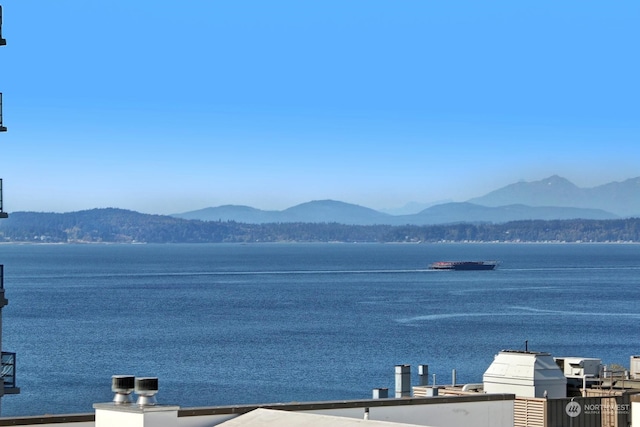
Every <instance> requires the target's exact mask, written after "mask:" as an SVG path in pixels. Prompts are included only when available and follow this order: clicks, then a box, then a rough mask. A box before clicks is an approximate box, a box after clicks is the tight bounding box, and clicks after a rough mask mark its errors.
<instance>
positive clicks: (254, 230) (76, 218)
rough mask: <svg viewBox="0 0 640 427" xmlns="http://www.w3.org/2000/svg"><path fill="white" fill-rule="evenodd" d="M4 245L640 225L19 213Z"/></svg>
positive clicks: (510, 235) (590, 236) (511, 238)
mask: <svg viewBox="0 0 640 427" xmlns="http://www.w3.org/2000/svg"><path fill="white" fill-rule="evenodd" d="M0 242H15V243H24V242H34V243H253V242H362V243H367V242H372V243H373V242H378V243H404V242H412V243H419V242H424V243H430V242H434V243H435V242H602V243H604V242H640V218H627V219H615V220H581V219H574V220H553V221H544V220H527V221H512V222H507V223H503V224H491V223H477V224H474V223H459V224H449V225H427V226H415V225H406V226H391V225H362V226H361V225H344V224H338V223H299V222H293V223H268V224H244V223H238V222H234V221H199V220H185V219H180V218H174V217H171V216H162V215H148V214H142V213H138V212H133V211H128V210H122V209H112V208H109V209H93V210H87V211H80V212H71V213H36V212H16V213H12V214H11V215H10V217H9V219H5V220H3V221H0Z"/></svg>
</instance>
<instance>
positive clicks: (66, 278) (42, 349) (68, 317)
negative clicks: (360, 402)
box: [0, 244, 640, 416]
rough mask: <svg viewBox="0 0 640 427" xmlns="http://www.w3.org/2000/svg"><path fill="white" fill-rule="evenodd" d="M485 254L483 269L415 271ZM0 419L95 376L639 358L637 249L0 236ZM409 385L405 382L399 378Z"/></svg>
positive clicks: (237, 391) (387, 383)
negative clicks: (12, 367)
mask: <svg viewBox="0 0 640 427" xmlns="http://www.w3.org/2000/svg"><path fill="white" fill-rule="evenodd" d="M449 259H497V260H500V261H501V266H500V268H499V269H498V270H496V271H489V272H487V271H483V272H447V271H429V270H426V269H425V268H426V266H427V265H428V264H429V263H430V262H433V261H437V260H449ZM0 262H2V263H3V264H5V289H6V296H7V298H8V299H9V305H8V306H7V307H5V309H4V324H3V349H5V350H6V351H15V352H17V353H18V355H17V361H18V376H17V380H18V385H19V386H20V387H21V389H22V393H21V394H20V395H18V396H6V397H4V398H3V399H2V415H3V416H11V415H38V414H44V413H72V412H92V411H93V409H92V404H93V403H95V402H104V401H109V400H111V397H112V395H111V390H110V386H111V376H112V375H114V374H131V375H137V376H158V377H159V382H160V392H159V394H158V401H159V402H160V403H165V404H179V405H181V406H183V407H191V406H211V405H223V404H235V403H264V402H286V401H309V400H335V399H357V398H368V397H370V396H371V390H372V389H373V388H376V387H388V388H389V391H390V393H393V387H394V365H397V364H404V363H408V364H411V365H412V366H413V375H414V378H416V377H417V365H418V364H428V365H429V369H430V373H435V374H436V375H437V379H438V382H439V383H450V382H451V370H452V369H454V368H455V369H456V370H457V373H458V381H459V382H481V380H482V374H483V372H484V371H485V369H486V368H487V367H488V366H489V364H490V363H491V361H492V360H493V356H494V355H495V354H496V353H497V352H498V351H500V350H501V349H524V342H525V340H528V341H529V349H530V350H535V351H548V352H550V353H552V355H554V356H585V357H598V358H601V359H602V360H603V362H604V363H606V364H611V363H617V364H621V365H625V366H628V364H629V356H631V355H632V354H638V353H640V340H639V338H640V312H639V310H638V301H640V246H638V245H613V244H612V245H588V244H555V245H553V244H437V245H428V244H424V245H382V244H370V245H361V244H265V245H260V244H251V245H224V244H217V245H216V244H214V245H2V246H0ZM414 381H415V380H414Z"/></svg>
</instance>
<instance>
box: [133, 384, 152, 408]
mask: <svg viewBox="0 0 640 427" xmlns="http://www.w3.org/2000/svg"><path fill="white" fill-rule="evenodd" d="M134 389H135V392H136V394H137V395H138V401H137V402H136V403H137V404H138V405H139V406H152V405H155V404H156V393H158V378H157V377H141V378H136V379H135V387H134Z"/></svg>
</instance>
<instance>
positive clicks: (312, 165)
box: [0, 0, 640, 214]
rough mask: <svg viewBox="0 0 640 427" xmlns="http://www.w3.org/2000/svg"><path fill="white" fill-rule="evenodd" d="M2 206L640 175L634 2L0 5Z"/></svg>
mask: <svg viewBox="0 0 640 427" xmlns="http://www.w3.org/2000/svg"><path fill="white" fill-rule="evenodd" d="M0 4H2V6H3V11H4V22H3V26H2V35H3V37H4V38H5V39H6V40H7V46H4V47H2V48H0V91H1V92H3V93H4V125H5V126H7V127H8V129H9V130H8V132H6V133H3V134H0V177H2V178H3V179H4V209H5V211H8V212H14V211H20V210H33V211H54V212H68V211H75V210H81V209H90V208H95V207H118V208H125V209H132V210H136V211H139V212H145V213H160V214H170V213H177V212H185V211H189V210H195V209H200V208H204V207H208V206H219V205H224V204H243V205H250V206H253V207H256V208H261V209H285V208H287V207H290V206H293V205H296V204H299V203H303V202H307V201H310V200H321V199H334V200H341V201H345V202H349V203H356V204H360V205H363V206H367V207H371V208H375V209H384V208H394V207H399V206H402V205H404V204H405V203H407V202H410V201H417V202H433V201H438V200H445V199H449V200H454V201H465V200H467V199H469V198H472V197H476V196H481V195H483V194H486V193H487V192H489V191H492V190H495V189H497V188H500V187H502V186H504V185H507V184H511V183H514V182H517V181H519V180H526V181H535V180H539V179H543V178H546V177H548V176H550V175H554V174H557V175H560V176H563V177H565V178H567V179H569V180H570V181H572V182H574V183H575V184H576V185H578V186H581V187H593V186H596V185H600V184H604V183H607V182H611V181H622V180H625V179H628V178H633V177H637V176H640V101H639V100H640V83H639V79H638V76H640V59H639V56H638V54H637V42H638V40H640V26H638V24H637V23H638V21H639V20H640V2H637V1H616V2H604V1H588V0H587V1H561V2H558V1H545V0H542V1H535V2H533V1H486V2H480V1H457V0H450V1H436V0H420V1H418V0H401V1H377V0H348V1H345V0H341V1H333V0H322V1H315V0H307V1H278V0H275V1H245V0H233V1H214V0H211V1H205V0H200V1H196V0H191V1H183V2H176V1H173V2H169V1H164V0H156V1H153V2H152V1H144V0H139V1H131V0H109V1H106V0H91V1H86V0H56V1H51V0H0Z"/></svg>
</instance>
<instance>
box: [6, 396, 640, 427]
mask: <svg viewBox="0 0 640 427" xmlns="http://www.w3.org/2000/svg"><path fill="white" fill-rule="evenodd" d="M514 401H515V396H514V395H513V394H482V393H478V394H474V395H469V396H438V397H427V398H424V397H421V398H401V399H366V400H354V401H326V402H307V403H289V404H287V403H282V404H265V405H238V406H218V407H206V408H191V409H189V408H184V409H179V408H178V407H177V406H167V405H157V406H148V407H142V408H141V407H138V406H137V405H135V404H131V405H117V404H114V403H101V404H95V405H94V408H95V414H78V415H52V416H42V417H20V418H0V427H1V426H14V425H22V426H33V427H35V426H39V427H43V426H49V427H113V426H117V427H213V426H218V425H219V426H224V423H225V422H226V421H229V420H232V419H236V418H237V417H241V416H242V415H244V414H247V413H249V412H251V411H253V410H255V409H258V408H265V409H276V410H281V411H284V412H302V413H306V414H318V415H327V416H335V417H347V418H350V419H354V420H364V419H368V420H371V421H385V422H392V423H394V422H395V423H401V424H402V423H404V424H415V425H422V426H437V427H458V426H465V427H513V425H514ZM292 421H294V420H292ZM294 424H295V423H294ZM249 425H251V423H250V422H249ZM639 427H640V425H639Z"/></svg>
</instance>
